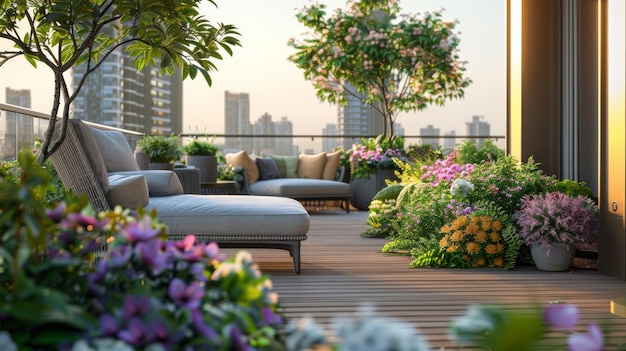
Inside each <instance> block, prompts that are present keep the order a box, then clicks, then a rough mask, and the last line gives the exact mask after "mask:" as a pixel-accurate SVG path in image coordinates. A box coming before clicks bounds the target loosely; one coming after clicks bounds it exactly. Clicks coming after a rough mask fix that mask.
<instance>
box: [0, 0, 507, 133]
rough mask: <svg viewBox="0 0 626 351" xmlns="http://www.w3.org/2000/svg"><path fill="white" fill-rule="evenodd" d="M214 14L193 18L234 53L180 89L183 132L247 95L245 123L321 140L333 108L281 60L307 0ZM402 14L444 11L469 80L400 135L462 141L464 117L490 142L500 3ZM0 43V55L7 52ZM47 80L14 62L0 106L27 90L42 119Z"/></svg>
mask: <svg viewBox="0 0 626 351" xmlns="http://www.w3.org/2000/svg"><path fill="white" fill-rule="evenodd" d="M318 2H319V3H323V4H326V5H327V7H328V10H329V12H330V11H332V10H334V9H335V8H338V7H344V6H345V1H344V0H319V1H318ZM217 3H218V6H219V7H218V8H215V7H213V6H212V5H210V4H208V3H205V5H203V6H202V8H201V11H202V13H203V14H205V15H206V16H207V18H208V19H210V20H211V21H214V22H224V23H230V24H234V25H235V26H236V27H237V28H238V30H239V32H240V33H241V34H242V36H241V38H240V39H241V42H242V47H236V48H235V49H234V55H233V56H232V57H230V56H227V55H226V56H225V59H224V60H223V61H216V64H217V67H218V71H217V72H213V74H212V78H213V86H211V87H209V86H207V84H206V82H205V81H204V79H203V78H202V77H198V78H196V79H195V80H186V81H185V82H184V85H183V92H184V100H183V101H184V102H183V114H184V118H183V126H184V128H183V132H195V131H196V130H200V131H202V132H206V133H208V134H220V133H224V91H226V90H228V91H231V92H236V93H240V92H246V93H249V94H250V120H251V122H254V121H256V120H257V119H258V118H259V117H260V116H261V115H263V114H264V113H266V112H267V113H269V114H270V115H272V118H273V120H275V121H276V120H279V119H280V118H281V117H283V116H286V117H287V118H289V120H291V121H292V122H293V125H294V134H321V133H322V128H324V127H325V126H326V124H328V123H336V121H337V107H336V106H334V105H330V104H328V103H325V102H319V101H318V99H317V97H316V95H315V90H314V89H313V87H312V85H311V83H310V82H308V81H305V80H304V77H303V74H302V71H301V70H299V69H298V68H297V67H296V66H295V65H294V64H293V63H291V62H289V61H287V57H288V56H289V55H291V54H292V53H293V52H294V49H293V48H291V47H289V46H287V41H288V40H289V39H290V38H302V37H303V36H302V35H303V33H305V32H306V30H307V29H306V28H305V27H304V26H302V25H301V24H300V23H298V22H297V20H296V17H295V14H296V13H297V11H298V9H300V8H302V7H303V6H304V5H307V4H310V2H309V1H308V0H270V1H258V0H217ZM400 5H401V7H402V13H415V12H424V11H428V10H436V9H439V8H440V7H443V8H444V9H445V11H444V13H443V17H444V19H446V20H454V19H457V20H458V21H459V24H458V25H457V31H460V32H461V44H460V54H459V55H460V58H461V60H464V61H468V64H467V71H466V75H467V76H468V77H469V78H471V79H472V80H473V83H472V85H471V86H470V87H469V88H467V89H466V91H465V98H464V99H462V100H452V101H450V102H448V103H447V104H446V105H445V106H444V107H429V108H428V109H427V110H424V111H421V112H409V113H403V114H401V115H400V116H399V117H398V119H397V122H398V123H400V124H401V125H402V126H403V127H404V129H405V132H406V134H407V135H417V134H419V128H422V127H425V126H426V125H429V124H432V125H433V126H434V127H435V128H440V130H441V133H442V134H444V133H447V132H449V131H451V130H455V131H456V134H457V135H464V134H465V122H468V121H470V120H471V117H472V115H483V116H484V118H485V120H486V121H487V122H489V123H490V124H491V134H492V135H504V134H505V129H506V121H505V116H506V22H505V15H506V8H505V6H506V4H505V1H504V0H473V1H467V0H404V1H400ZM7 46H8V45H7V42H6V41H4V42H3V41H2V40H0V48H2V49H5V48H7ZM53 82H54V81H53V76H52V74H51V73H50V72H48V70H47V69H46V67H44V66H41V67H40V68H38V69H35V68H33V67H32V66H30V65H29V64H28V63H26V61H25V60H24V59H22V58H18V59H15V60H13V62H8V63H7V64H5V65H4V66H3V67H0V101H1V102H5V94H4V91H5V87H11V88H13V89H30V90H31V97H32V108H33V109H35V110H37V111H41V112H45V113H49V112H50V106H51V102H52V97H53V95H52V87H53Z"/></svg>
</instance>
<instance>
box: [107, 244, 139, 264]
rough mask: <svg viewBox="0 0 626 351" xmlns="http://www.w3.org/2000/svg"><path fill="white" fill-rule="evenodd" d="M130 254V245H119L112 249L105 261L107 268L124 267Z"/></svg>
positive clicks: (131, 250)
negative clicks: (107, 264)
mask: <svg viewBox="0 0 626 351" xmlns="http://www.w3.org/2000/svg"><path fill="white" fill-rule="evenodd" d="M132 252H133V248H132V247H131V246H130V245H119V246H116V247H114V248H112V249H111V250H110V251H109V257H108V259H107V262H108V263H109V267H112V268H115V267H120V266H123V265H125V264H126V263H128V261H129V260H130V256H131V254H132Z"/></svg>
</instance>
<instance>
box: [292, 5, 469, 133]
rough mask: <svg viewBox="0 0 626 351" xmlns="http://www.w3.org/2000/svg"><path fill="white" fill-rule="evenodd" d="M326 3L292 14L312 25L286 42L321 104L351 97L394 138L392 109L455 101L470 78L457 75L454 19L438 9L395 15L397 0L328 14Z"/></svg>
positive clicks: (462, 65)
mask: <svg viewBox="0 0 626 351" xmlns="http://www.w3.org/2000/svg"><path fill="white" fill-rule="evenodd" d="M325 9H326V6H325V5H323V4H313V5H311V6H307V7H304V8H303V9H302V11H300V12H299V13H298V14H297V15H296V17H297V19H298V21H299V22H300V23H302V24H303V25H304V26H305V27H307V28H308V29H310V30H312V33H308V34H306V35H305V38H304V39H301V40H296V39H291V40H290V41H289V45H290V46H292V47H293V48H295V49H296V50H297V51H296V53H295V54H293V55H292V56H290V57H289V60H290V61H292V62H293V63H295V64H296V66H298V67H299V68H301V69H303V70H304V77H305V78H306V79H307V80H310V81H312V82H313V85H314V87H315V89H316V90H317V96H318V98H319V99H320V100H321V101H328V102H330V103H335V104H339V105H345V104H346V103H347V100H346V97H347V96H352V97H355V98H357V99H359V100H360V101H362V102H364V103H366V104H369V105H371V106H372V107H373V108H374V109H375V110H377V111H378V112H379V114H380V116H381V117H382V118H383V120H384V123H383V126H384V127H383V128H384V129H383V135H384V136H386V137H389V138H393V136H394V130H393V127H394V122H395V120H396V118H397V117H398V114H399V112H408V111H415V110H417V111H421V110H423V109H425V108H426V107H428V106H429V105H432V104H436V105H443V104H444V103H445V102H446V100H448V99H452V98H461V97H463V95H464V89H465V88H466V87H468V86H469V84H470V83H471V81H470V80H469V79H467V78H465V77H464V76H463V73H464V72H465V70H466V69H465V63H464V62H462V61H460V60H459V55H458V46H459V42H460V40H459V37H458V34H457V33H456V32H455V26H456V22H451V21H444V20H443V19H442V13H441V11H435V12H426V13H424V14H423V15H421V16H420V15H418V14H400V5H399V4H398V0H384V1H381V0H360V1H357V0H349V1H348V3H347V9H346V10H344V9H337V10H336V11H335V12H334V14H333V15H327V13H326V10H325Z"/></svg>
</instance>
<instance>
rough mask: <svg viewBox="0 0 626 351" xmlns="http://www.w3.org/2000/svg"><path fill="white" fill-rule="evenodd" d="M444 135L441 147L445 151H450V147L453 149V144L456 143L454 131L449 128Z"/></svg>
mask: <svg viewBox="0 0 626 351" xmlns="http://www.w3.org/2000/svg"><path fill="white" fill-rule="evenodd" d="M444 135H445V136H447V138H445V139H443V149H444V152H445V153H448V152H450V151H452V149H454V146H455V145H456V138H455V137H456V132H455V131H454V130H451V131H449V132H448V133H446V134H444Z"/></svg>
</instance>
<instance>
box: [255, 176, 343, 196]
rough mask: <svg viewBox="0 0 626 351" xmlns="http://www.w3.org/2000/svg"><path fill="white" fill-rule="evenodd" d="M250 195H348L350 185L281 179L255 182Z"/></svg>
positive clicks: (336, 182)
mask: <svg viewBox="0 0 626 351" xmlns="http://www.w3.org/2000/svg"><path fill="white" fill-rule="evenodd" d="M250 193H251V194H253V195H264V196H285V197H298V196H317V195H319V196H322V197H324V196H331V195H349V194H350V184H348V183H344V182H338V181H336V180H325V179H308V178H281V179H270V180H264V181H262V182H256V183H254V184H253V185H251V186H250Z"/></svg>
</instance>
